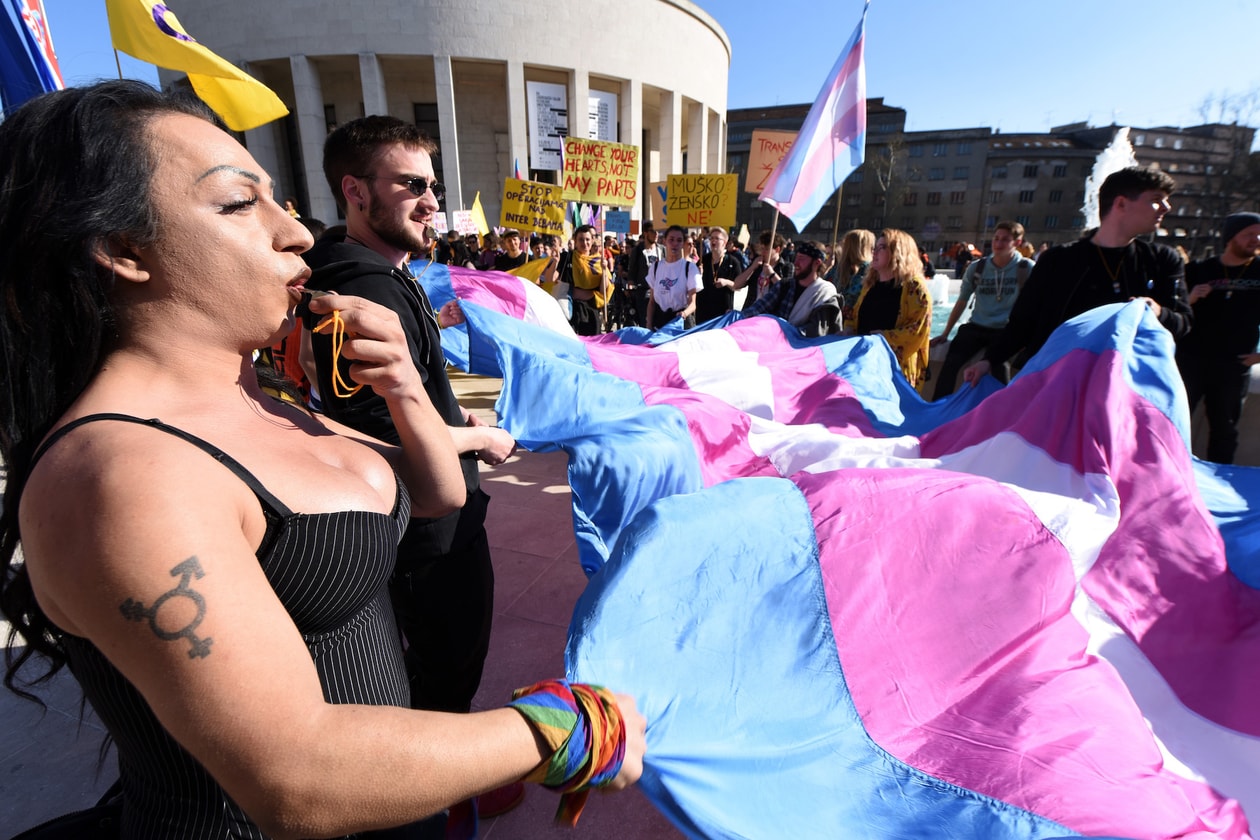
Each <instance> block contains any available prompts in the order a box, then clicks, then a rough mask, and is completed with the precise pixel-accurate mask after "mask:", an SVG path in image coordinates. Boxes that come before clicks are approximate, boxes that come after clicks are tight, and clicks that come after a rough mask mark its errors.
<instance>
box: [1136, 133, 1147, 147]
mask: <svg viewBox="0 0 1260 840" xmlns="http://www.w3.org/2000/svg"><path fill="white" fill-rule="evenodd" d="M1133 145H1134V146H1145V145H1146V135H1145V134H1135V135H1133Z"/></svg>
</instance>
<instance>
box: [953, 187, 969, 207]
mask: <svg viewBox="0 0 1260 840" xmlns="http://www.w3.org/2000/svg"><path fill="white" fill-rule="evenodd" d="M949 203H950V204H966V203H967V191H966V190H954V191H953V192H951V193H950V194H949Z"/></svg>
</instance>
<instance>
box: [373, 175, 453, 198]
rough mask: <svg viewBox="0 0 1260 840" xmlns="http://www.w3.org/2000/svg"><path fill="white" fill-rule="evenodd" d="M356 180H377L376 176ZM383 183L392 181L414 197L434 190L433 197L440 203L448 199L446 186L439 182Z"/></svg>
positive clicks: (402, 180) (414, 179)
mask: <svg viewBox="0 0 1260 840" xmlns="http://www.w3.org/2000/svg"><path fill="white" fill-rule="evenodd" d="M355 177H356V178H365V179H367V180H372V179H374V178H377V177H378V176H376V175H356V176H355ZM380 180H382V181H391V182H392V183H395V184H400V185H402V186H404V187H406V188H407V191H408V192H410V193H411V194H412V195H424V194H425V193H426V192H428V191H429V190H433V197H434V198H436V199H437V200H438V201H441V200H442V199H444V198H446V185H445V184H441V183H439V182H437V181H430V180H428V179H427V178H380Z"/></svg>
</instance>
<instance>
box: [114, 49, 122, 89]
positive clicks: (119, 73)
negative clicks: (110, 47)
mask: <svg viewBox="0 0 1260 840" xmlns="http://www.w3.org/2000/svg"><path fill="white" fill-rule="evenodd" d="M114 66H115V67H117V68H118V81H120V82H121V81H122V62H121V61H119V60H118V50H114Z"/></svg>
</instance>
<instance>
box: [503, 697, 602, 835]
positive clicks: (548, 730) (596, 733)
mask: <svg viewBox="0 0 1260 840" xmlns="http://www.w3.org/2000/svg"><path fill="white" fill-rule="evenodd" d="M512 696H513V700H512V702H511V703H510V704H509V705H510V706H511V707H512V708H514V709H516V710H517V711H518V712H520V713H521V715H522V716H524V718H525V719H526V720H527V721H529V723H530V725H531V726H532V727H533V728H534V730H535V732H537V733H538V734H539V736H540V737H541V738H542V739H543V742H544V743H546V745H547V747H548V749H550V750H551V757H550V758H549V759H547V760H546V761H544V762H543V763H542V764H540V765H538V767H536V768H535V769H534V770H533V771H532V772H531V773H530V774H529V775H528V776H526V777H525V781H527V782H539V783H541V784H542V785H543V786H544V787H548V788H551V789H552V790H555V791H558V792H559V793H560V794H561V797H560V807H559V808H558V809H557V811H556V822H559V823H561V824H564V825H568V826H570V827H572V826H576V825H577V821H578V818H579V817H580V816H581V815H582V808H583V807H584V806H585V804H586V797H587V794H588V793H589V792H590V790H591V788H596V787H603V786H604V785H607V784H608V783H609V782H611V781H612V780H613V779H615V778H616V777H617V774H618V773H619V772H620V771H621V762H622V760H623V759H624V758H625V753H626V731H625V727H624V725H623V724H622V720H621V711H620V709H618V707H617V701H616V700H615V699H614V698H613V696H612V693H611V692H609V691H608V690H607V689H605V688H603V687H601V686H595V685H587V684H585V683H570V682H569V681H568V680H545V681H543V682H540V683H535V684H534V685H531V686H529V687H527V688H521V689H517V690H516V691H515V692H513V695H512Z"/></svg>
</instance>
